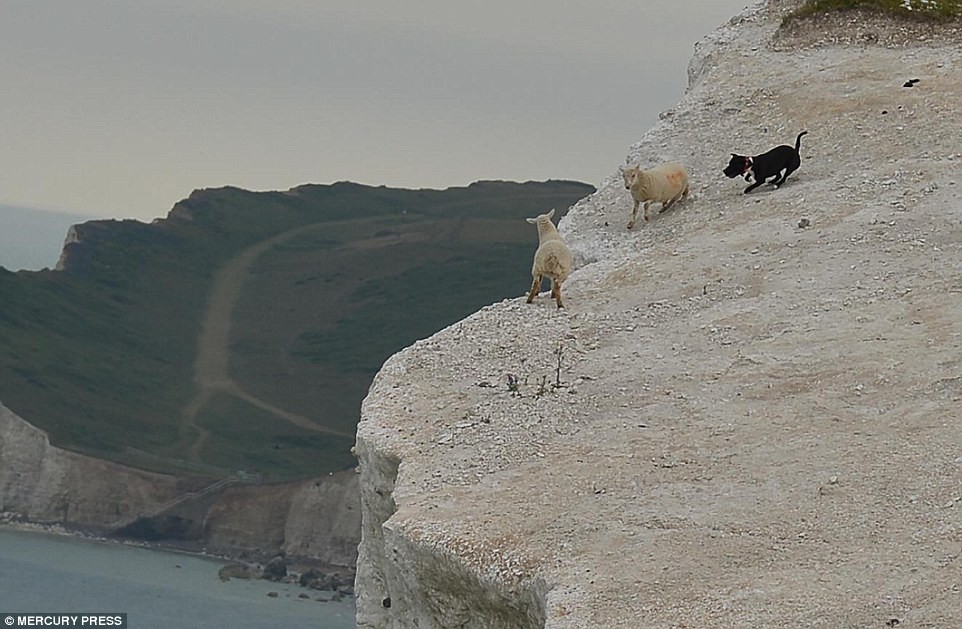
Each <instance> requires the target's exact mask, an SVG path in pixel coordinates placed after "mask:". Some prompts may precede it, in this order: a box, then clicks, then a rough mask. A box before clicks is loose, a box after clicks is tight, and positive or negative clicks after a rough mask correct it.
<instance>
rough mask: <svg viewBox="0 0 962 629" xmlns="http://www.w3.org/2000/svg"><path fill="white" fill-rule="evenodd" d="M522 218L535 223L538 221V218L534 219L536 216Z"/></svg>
mask: <svg viewBox="0 0 962 629" xmlns="http://www.w3.org/2000/svg"><path fill="white" fill-rule="evenodd" d="M524 220H526V221H528V222H529V223H537V222H538V219H536V218H526V219H524Z"/></svg>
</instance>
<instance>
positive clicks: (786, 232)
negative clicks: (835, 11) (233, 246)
mask: <svg viewBox="0 0 962 629" xmlns="http://www.w3.org/2000/svg"><path fill="white" fill-rule="evenodd" d="M793 6H797V3H795V2H781V1H775V2H769V3H762V4H759V5H757V6H754V7H752V8H749V9H747V10H746V11H745V12H744V13H742V14H741V15H739V16H737V17H736V18H734V19H733V20H732V21H731V22H730V23H728V24H726V25H724V26H723V27H721V28H720V29H718V30H717V31H715V32H714V33H712V34H711V35H710V36H708V37H707V38H705V39H704V40H703V41H702V42H700V43H699V44H698V45H697V46H696V54H695V58H694V59H693V60H692V62H691V66H690V73H689V74H690V81H691V84H690V87H689V90H688V92H687V94H686V96H685V98H684V99H683V100H682V102H680V103H679V104H678V105H677V106H676V107H675V108H673V109H672V110H670V111H667V112H664V114H663V116H662V120H661V122H660V123H659V124H658V125H657V126H656V127H654V128H653V129H651V130H650V131H648V132H647V133H646V134H645V136H644V137H643V138H642V140H641V141H639V142H638V143H636V144H634V145H632V146H631V147H630V148H629V151H628V158H629V161H630V162H631V163H632V164H639V165H642V166H646V165H654V164H656V163H659V162H661V161H665V160H668V159H671V160H677V161H680V162H682V163H683V164H685V165H686V166H687V168H688V169H689V172H690V175H691V181H692V195H691V197H690V198H689V199H687V200H686V201H683V202H681V203H679V204H677V205H676V206H675V207H674V208H672V209H671V210H670V211H668V212H666V213H664V214H658V213H657V212H654V213H653V216H654V217H653V219H652V220H651V221H650V222H649V223H647V224H642V225H639V226H637V227H636V228H635V229H634V230H633V231H630V232H629V231H627V230H626V229H625V225H626V224H627V221H628V214H629V211H630V208H631V201H630V199H629V197H628V196H627V193H626V192H625V190H624V189H623V186H622V185H621V182H620V177H619V176H618V173H617V172H613V173H612V175H611V176H609V177H608V178H607V179H606V181H605V182H603V184H602V185H601V186H600V188H599V190H598V192H597V193H596V194H594V195H592V196H590V197H588V198H586V199H585V200H583V201H581V202H580V203H578V204H577V205H576V206H575V207H574V208H573V209H572V210H571V212H570V213H569V214H568V215H567V217H566V218H565V220H564V221H563V222H562V224H561V232H562V235H563V236H564V237H565V238H566V240H567V241H568V243H569V245H570V246H571V248H572V249H573V251H574V252H575V254H576V257H577V258H578V260H579V262H580V264H578V269H577V270H576V271H575V273H574V274H573V275H572V276H571V278H570V279H569V280H568V282H567V283H566V285H565V297H566V308H565V309H564V310H560V311H559V310H557V309H556V308H555V307H554V305H553V302H551V301H550V300H549V299H547V297H546V296H545V295H542V296H541V297H540V298H539V300H537V301H536V302H535V303H534V304H532V305H527V304H524V303H523V299H521V298H519V299H515V300H507V301H504V302H502V303H499V304H495V305H492V306H490V307H487V308H485V309H483V310H482V311H480V312H478V313H476V314H475V315H473V316H471V317H469V318H468V319H466V320H464V321H462V322H460V323H458V324H456V325H454V326H451V327H449V328H447V329H445V330H443V331H441V332H440V333H438V334H436V335H435V336H433V337H431V338H429V339H426V340H424V341H420V342H418V343H416V344H415V345H414V346H412V347H410V348H408V349H406V350H404V351H402V352H400V353H399V354H397V355H396V356H394V357H392V358H391V359H390V360H388V361H387V363H386V364H385V365H384V367H383V369H382V370H381V372H380V373H379V374H378V375H377V377H376V378H375V381H374V383H373V385H372V387H371V390H370V393H369V395H368V397H367V399H366V400H365V402H364V404H363V407H362V418H361V423H360V425H359V427H358V434H357V454H358V457H359V461H360V470H361V505H362V513H363V519H362V541H361V546H360V554H359V560H358V577H357V583H356V590H357V594H358V625H359V627H362V628H365V629H374V628H377V629H382V628H392V629H395V628H406V627H418V628H419V629H430V628H442V627H444V628H448V627H464V628H469V627H470V628H474V627H478V628H487V627H490V628H495V627H498V628H503V627H548V628H551V629H559V628H564V629H569V628H575V627H577V628H597V627H605V628H617V627H624V628H626V629H627V628H631V629H637V627H669V626H682V625H684V626H693V627H715V626H726V627H728V626H731V627H797V626H801V625H805V626H824V627H839V626H846V627H856V626H857V627H866V626H885V625H886V623H887V624H888V625H889V626H894V625H895V624H900V623H902V622H910V624H913V625H918V626H923V625H924V626H946V627H948V626H962V605H960V604H959V601H958V594H957V589H958V574H959V572H958V570H959V565H958V562H959V559H958V558H959V556H960V552H962V535H960V529H959V517H958V509H959V508H960V507H962V505H960V500H962V494H960V487H962V417H960V414H959V410H958V408H959V405H958V401H959V399H960V397H962V385H960V382H962V362H960V359H959V355H960V349H962V348H960V336H959V335H960V334H962V329H960V328H959V324H958V322H959V320H960V316H962V291H960V290H959V287H960V286H962V174H960V173H962V170H960V166H962V152H960V147H959V145H958V141H957V140H958V131H959V127H958V121H959V120H962V44H960V41H962V39H960V38H959V37H958V34H959V32H960V31H959V29H958V24H950V25H948V26H945V27H943V30H941V31H940V30H938V29H934V28H932V27H928V26H926V27H924V32H925V33H926V36H925V37H924V38H921V37H919V36H918V34H919V31H918V30H917V29H918V28H921V27H918V26H916V25H911V24H910V25H908V26H906V25H904V24H892V23H890V22H887V21H885V20H875V19H868V18H865V19H864V20H863V19H862V18H859V19H856V20H855V22H854V24H849V23H848V21H849V20H852V19H853V18H852V17H851V16H844V17H838V18H834V19H833V20H824V21H819V22H817V23H816V24H815V25H814V26H808V27H805V26H798V27H793V28H792V29H791V30H787V31H779V24H780V22H781V17H782V15H783V14H784V13H785V11H787V10H788V9H789V8H791V7H793ZM863 17H864V16H863ZM913 78H915V79H919V80H918V81H917V82H915V83H913V84H912V85H913V86H912V87H903V83H905V82H906V81H907V80H908V79H913ZM802 130H807V131H809V134H808V135H807V136H805V137H804V138H803V139H802V145H801V156H802V166H801V168H800V170H799V171H798V172H796V173H795V174H793V175H792V176H791V177H789V179H788V182H787V183H786V184H785V185H784V186H782V187H781V188H779V189H777V190H776V189H773V188H772V187H771V186H763V187H761V188H760V189H759V190H758V191H757V192H753V193H751V194H749V195H745V194H743V193H742V190H743V188H744V187H745V186H746V183H745V182H744V181H742V180H740V179H737V180H729V179H726V178H725V177H724V175H723V174H722V172H721V171H722V168H723V167H724V166H725V165H726V164H727V162H728V158H729V156H730V153H732V152H738V153H741V154H747V155H756V154H759V153H762V152H764V151H767V150H768V149H770V148H772V147H774V146H776V145H778V144H794V141H795V137H796V135H797V134H798V133H799V132H801V131H802ZM616 166H617V165H613V170H614V169H615V167H616ZM656 208H657V206H656ZM524 288H525V287H523V286H522V287H519V294H521V293H522V292H523V290H524ZM509 377H510V378H509ZM509 381H510V382H512V383H516V384H512V385H511V386H508V382H509Z"/></svg>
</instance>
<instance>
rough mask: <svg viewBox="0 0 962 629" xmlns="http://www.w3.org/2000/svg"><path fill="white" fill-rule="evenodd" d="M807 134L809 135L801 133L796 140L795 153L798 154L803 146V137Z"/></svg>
mask: <svg viewBox="0 0 962 629" xmlns="http://www.w3.org/2000/svg"><path fill="white" fill-rule="evenodd" d="M806 133H808V131H802V132H801V133H799V134H798V137H797V138H795V152H796V153H798V149H799V148H800V147H801V146H802V136H803V135H805V134H806Z"/></svg>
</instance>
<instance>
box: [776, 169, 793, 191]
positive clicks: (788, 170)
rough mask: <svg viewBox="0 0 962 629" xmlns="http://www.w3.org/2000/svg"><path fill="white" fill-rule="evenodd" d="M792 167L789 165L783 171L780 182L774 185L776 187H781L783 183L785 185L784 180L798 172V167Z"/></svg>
mask: <svg viewBox="0 0 962 629" xmlns="http://www.w3.org/2000/svg"><path fill="white" fill-rule="evenodd" d="M793 166H794V164H793V165H790V166H789V167H788V168H786V169H785V174H784V175H782V180H781V181H779V182H778V183H777V184H775V186H776V187H778V186H781V185H782V184H783V183H785V180H786V179H788V176H789V175H791V174H792V173H793V172H795V171H796V170H798V166H794V168H793Z"/></svg>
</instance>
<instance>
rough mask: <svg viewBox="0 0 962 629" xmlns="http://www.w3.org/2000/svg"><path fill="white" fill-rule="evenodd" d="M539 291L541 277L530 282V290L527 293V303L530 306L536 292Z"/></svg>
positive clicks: (536, 277) (538, 276)
mask: <svg viewBox="0 0 962 629" xmlns="http://www.w3.org/2000/svg"><path fill="white" fill-rule="evenodd" d="M540 290H541V276H540V275H537V276H535V278H534V281H533V282H531V290H530V291H528V303H529V304H530V303H531V302H532V301H534V298H535V297H537V296H538V291H540Z"/></svg>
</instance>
